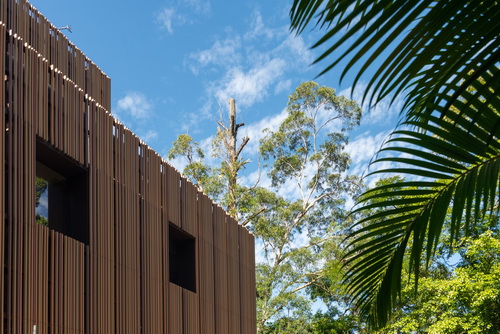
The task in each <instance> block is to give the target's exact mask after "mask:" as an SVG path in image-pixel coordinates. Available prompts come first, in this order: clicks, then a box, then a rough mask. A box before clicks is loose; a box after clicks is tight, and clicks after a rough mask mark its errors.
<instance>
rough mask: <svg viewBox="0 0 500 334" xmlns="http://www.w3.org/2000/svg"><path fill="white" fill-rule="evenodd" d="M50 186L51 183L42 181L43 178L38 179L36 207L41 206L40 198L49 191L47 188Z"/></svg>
mask: <svg viewBox="0 0 500 334" xmlns="http://www.w3.org/2000/svg"><path fill="white" fill-rule="evenodd" d="M48 186H49V183H48V182H47V181H45V180H44V179H42V178H41V177H37V178H36V184H35V206H36V207H38V205H40V197H42V194H43V193H44V192H45V191H47V188H48Z"/></svg>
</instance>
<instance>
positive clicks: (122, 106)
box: [117, 92, 152, 119]
mask: <svg viewBox="0 0 500 334" xmlns="http://www.w3.org/2000/svg"><path fill="white" fill-rule="evenodd" d="M151 108H152V105H151V102H150V101H149V100H148V99H147V98H146V96H144V94H141V93H138V92H130V93H128V94H127V95H125V97H123V98H121V99H119V100H118V103H117V111H118V113H122V112H126V113H128V114H129V115H130V116H132V117H133V118H135V119H146V118H148V117H149V116H150V114H151Z"/></svg>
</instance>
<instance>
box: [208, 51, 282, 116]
mask: <svg viewBox="0 0 500 334" xmlns="http://www.w3.org/2000/svg"><path fill="white" fill-rule="evenodd" d="M285 67H286V62H285V61H284V60H283V59H280V58H275V59H271V60H270V61H269V62H267V63H265V64H261V65H257V66H255V67H253V68H251V69H250V70H249V71H246V72H245V71H243V70H242V69H241V68H238V67H233V68H231V69H230V70H229V71H228V72H227V73H226V76H225V77H224V78H223V79H222V80H221V81H220V83H219V84H218V87H217V88H216V89H215V96H216V98H217V99H218V100H219V101H226V100H227V99H228V98H229V97H233V98H234V99H236V101H238V104H239V105H241V106H251V105H252V104H254V103H256V102H260V101H262V100H263V99H264V97H266V96H267V94H268V91H269V87H270V86H271V85H272V84H273V83H274V82H275V81H276V80H277V79H278V78H280V77H281V76H282V75H283V72H284V70H285Z"/></svg>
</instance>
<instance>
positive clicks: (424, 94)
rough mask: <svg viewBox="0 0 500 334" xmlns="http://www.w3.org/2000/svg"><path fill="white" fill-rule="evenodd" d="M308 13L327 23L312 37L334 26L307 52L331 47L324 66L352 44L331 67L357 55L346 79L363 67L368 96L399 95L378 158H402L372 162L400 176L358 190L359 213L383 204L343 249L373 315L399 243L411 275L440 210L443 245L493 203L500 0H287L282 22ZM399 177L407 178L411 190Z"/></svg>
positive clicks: (358, 293) (432, 243)
mask: <svg viewBox="0 0 500 334" xmlns="http://www.w3.org/2000/svg"><path fill="white" fill-rule="evenodd" d="M315 14H318V16H316V18H317V24H318V25H319V26H321V27H327V29H328V31H327V32H326V34H325V35H324V36H323V37H322V38H321V39H320V40H319V41H318V42H317V43H316V44H315V45H314V47H317V46H320V45H324V44H326V43H329V42H330V41H332V39H333V38H338V39H336V40H335V41H334V42H333V44H332V45H331V46H330V47H328V48H327V49H326V51H325V52H323V54H322V55H321V56H320V57H319V58H318V59H317V61H321V60H323V59H326V58H327V57H328V56H333V55H335V54H336V53H335V52H338V51H340V53H338V56H336V57H335V58H334V60H333V62H332V63H331V64H330V65H328V66H327V67H326V69H325V70H324V71H323V72H322V73H326V72H327V71H328V70H330V69H331V68H333V67H334V66H337V65H338V64H339V62H340V61H342V60H344V59H347V57H348V56H351V58H350V59H349V60H347V66H346V67H345V69H344V70H343V72H342V75H341V78H342V77H343V76H344V75H345V74H346V73H347V71H349V70H352V69H353V67H354V66H355V65H356V64H360V70H359V72H358V73H357V75H356V77H355V80H354V85H355V84H356V83H357V82H358V80H359V79H360V78H361V76H362V75H363V74H364V73H365V72H366V71H367V70H368V69H369V68H373V69H374V70H375V71H374V75H373V76H372V77H371V79H370V80H369V82H368V86H367V89H366V92H365V98H368V99H369V101H370V104H372V103H377V102H379V101H380V100H381V99H383V98H385V97H391V95H392V99H394V98H396V96H399V95H403V99H404V105H403V110H402V122H401V124H402V125H401V126H400V127H399V129H397V130H396V131H394V133H393V136H392V138H391V140H389V142H388V144H389V146H386V147H385V148H383V150H382V153H381V154H386V155H385V156H383V155H381V156H380V157H379V158H378V159H376V162H385V163H387V162H390V163H394V164H402V165H403V166H402V167H394V168H388V169H384V170H379V171H375V173H399V174H405V175H406V176H409V177H410V181H406V182H401V183H398V184H396V186H394V185H391V187H393V189H396V190H395V193H394V192H393V193H392V194H391V195H390V196H387V195H384V194H383V193H382V194H377V193H378V192H379V191H380V190H384V188H378V189H374V190H369V191H368V192H367V193H366V194H365V195H364V196H362V197H361V200H360V202H359V203H358V204H359V206H358V210H357V212H358V213H361V212H363V211H364V212H367V211H369V210H371V209H372V208H373V207H371V206H370V205H369V204H367V203H368V202H369V201H370V198H372V199H373V198H374V196H378V197H377V198H379V199H380V200H381V201H380V202H379V203H377V204H376V205H377V207H378V208H380V209H382V212H380V213H378V214H376V215H372V216H369V217H367V218H364V219H363V220H362V221H360V222H359V223H358V225H357V226H355V227H354V229H353V233H352V235H351V237H352V248H351V251H350V253H349V254H348V257H347V258H346V265H347V266H348V267H349V268H350V271H349V274H348V275H347V278H346V279H347V281H348V284H349V287H350V291H351V293H352V295H353V298H354V303H355V305H356V306H357V308H358V309H359V310H361V311H362V312H363V313H364V314H367V315H369V316H370V321H371V324H372V325H374V326H379V327H380V326H384V324H385V323H386V321H387V319H388V317H389V315H390V313H391V310H392V309H393V307H395V306H396V304H397V296H398V294H399V292H400V290H401V272H402V265H403V259H404V257H405V254H406V250H407V249H410V253H409V254H410V258H411V260H410V270H411V272H412V273H413V274H414V275H413V277H415V280H418V277H419V274H418V273H419V270H420V263H421V257H422V255H423V254H425V260H426V263H427V264H429V263H430V262H431V261H430V260H431V258H432V255H433V253H434V251H435V250H436V247H437V244H438V240H439V237H440V235H441V232H442V230H443V223H444V221H445V218H446V214H447V212H451V220H450V222H451V225H450V243H449V244H450V245H453V243H454V242H457V241H458V240H459V239H460V237H462V236H463V234H460V233H458V232H459V231H461V230H462V231H465V235H467V233H468V232H469V231H471V230H472V229H473V227H474V226H475V224H477V222H479V221H481V217H482V216H483V215H485V214H488V213H489V212H493V211H498V204H497V203H498V194H499V188H500V177H499V175H500V114H499V112H498V111H499V110H500V97H499V94H498V92H499V89H500V80H498V72H499V70H500V68H499V62H500V45H499V37H498V36H500V35H499V32H500V21H499V20H498V15H499V14H500V6H499V5H498V3H497V1H493V0H489V1H467V0H457V1H437V0H419V1H403V0H396V1H389V0H385V1H375V0H372V1H355V0H350V1H349V0H348V1H336V0H328V1H323V0H295V1H294V3H293V6H292V9H291V12H290V15H291V20H292V21H291V22H292V23H291V27H292V29H294V30H295V31H297V32H298V33H301V32H303V31H304V29H305V27H306V26H307V25H308V24H309V23H310V21H311V20H313V18H314V17H315ZM401 154H404V156H401ZM415 177H416V178H419V180H418V181H416V180H415ZM412 178H413V180H415V181H412ZM394 187H395V188H394ZM408 187H413V188H415V190H412V191H411V193H412V196H413V199H411V200H410V201H409V200H408V199H407V198H404V196H407V195H408V190H406V189H407V188H408ZM371 195H373V196H372V197H370V196H371ZM393 196H401V198H399V199H393V198H392V197H393ZM409 202H410V204H411V205H407V204H408V203H409ZM462 218H464V219H462ZM360 224H362V225H365V227H363V228H360V227H359V226H360ZM368 240H369V241H368Z"/></svg>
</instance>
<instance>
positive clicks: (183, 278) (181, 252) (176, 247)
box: [168, 223, 196, 292]
mask: <svg viewBox="0 0 500 334" xmlns="http://www.w3.org/2000/svg"><path fill="white" fill-rule="evenodd" d="M168 233H169V263H170V268H169V269H170V282H172V283H174V284H176V285H178V286H180V287H182V288H184V289H188V290H190V291H193V292H196V255H195V249H196V244H195V238H194V237H193V236H191V235H190V234H188V233H186V232H184V231H182V230H180V229H179V228H178V227H176V226H175V225H173V224H171V223H170V224H169V229H168Z"/></svg>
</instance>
